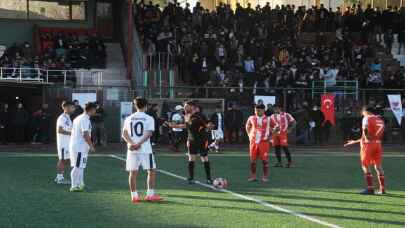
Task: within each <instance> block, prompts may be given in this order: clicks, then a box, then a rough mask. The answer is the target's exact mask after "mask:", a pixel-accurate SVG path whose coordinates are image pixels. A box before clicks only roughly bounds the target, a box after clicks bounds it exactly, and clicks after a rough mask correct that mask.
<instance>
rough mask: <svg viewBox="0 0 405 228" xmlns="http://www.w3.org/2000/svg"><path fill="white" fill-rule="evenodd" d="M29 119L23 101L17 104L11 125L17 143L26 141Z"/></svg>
mask: <svg viewBox="0 0 405 228" xmlns="http://www.w3.org/2000/svg"><path fill="white" fill-rule="evenodd" d="M28 120H29V115H28V112H27V111H26V110H25V108H24V106H23V104H22V103H18V104H17V109H16V111H15V112H14V113H13V115H12V119H11V125H12V127H13V129H14V134H13V135H14V140H15V142H17V143H22V142H25V140H26V137H27V136H28V135H27V134H26V133H27V132H26V128H27V124H28Z"/></svg>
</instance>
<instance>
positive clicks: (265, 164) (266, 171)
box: [263, 161, 269, 177]
mask: <svg viewBox="0 0 405 228" xmlns="http://www.w3.org/2000/svg"><path fill="white" fill-rule="evenodd" d="M263 176H264V177H268V176H269V162H267V161H263Z"/></svg>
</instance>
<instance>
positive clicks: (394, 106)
mask: <svg viewBox="0 0 405 228" xmlns="http://www.w3.org/2000/svg"><path fill="white" fill-rule="evenodd" d="M387 96H388V101H389V102H390V107H391V111H392V112H393V113H394V116H395V119H397V121H398V124H399V125H400V126H401V120H402V115H403V114H402V100H401V95H400V94H389V95H387Z"/></svg>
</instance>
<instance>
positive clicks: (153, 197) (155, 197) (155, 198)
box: [145, 195, 162, 202]
mask: <svg viewBox="0 0 405 228" xmlns="http://www.w3.org/2000/svg"><path fill="white" fill-rule="evenodd" d="M145 201H147V202H159V201H162V197H160V196H159V195H151V196H145Z"/></svg>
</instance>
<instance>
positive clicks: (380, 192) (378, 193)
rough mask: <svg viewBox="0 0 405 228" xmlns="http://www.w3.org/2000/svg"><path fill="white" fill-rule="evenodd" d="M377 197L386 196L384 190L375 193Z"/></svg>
mask: <svg viewBox="0 0 405 228" xmlns="http://www.w3.org/2000/svg"><path fill="white" fill-rule="evenodd" d="M376 194H377V195H386V194H387V192H386V191H385V190H379V191H378V192H376Z"/></svg>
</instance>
